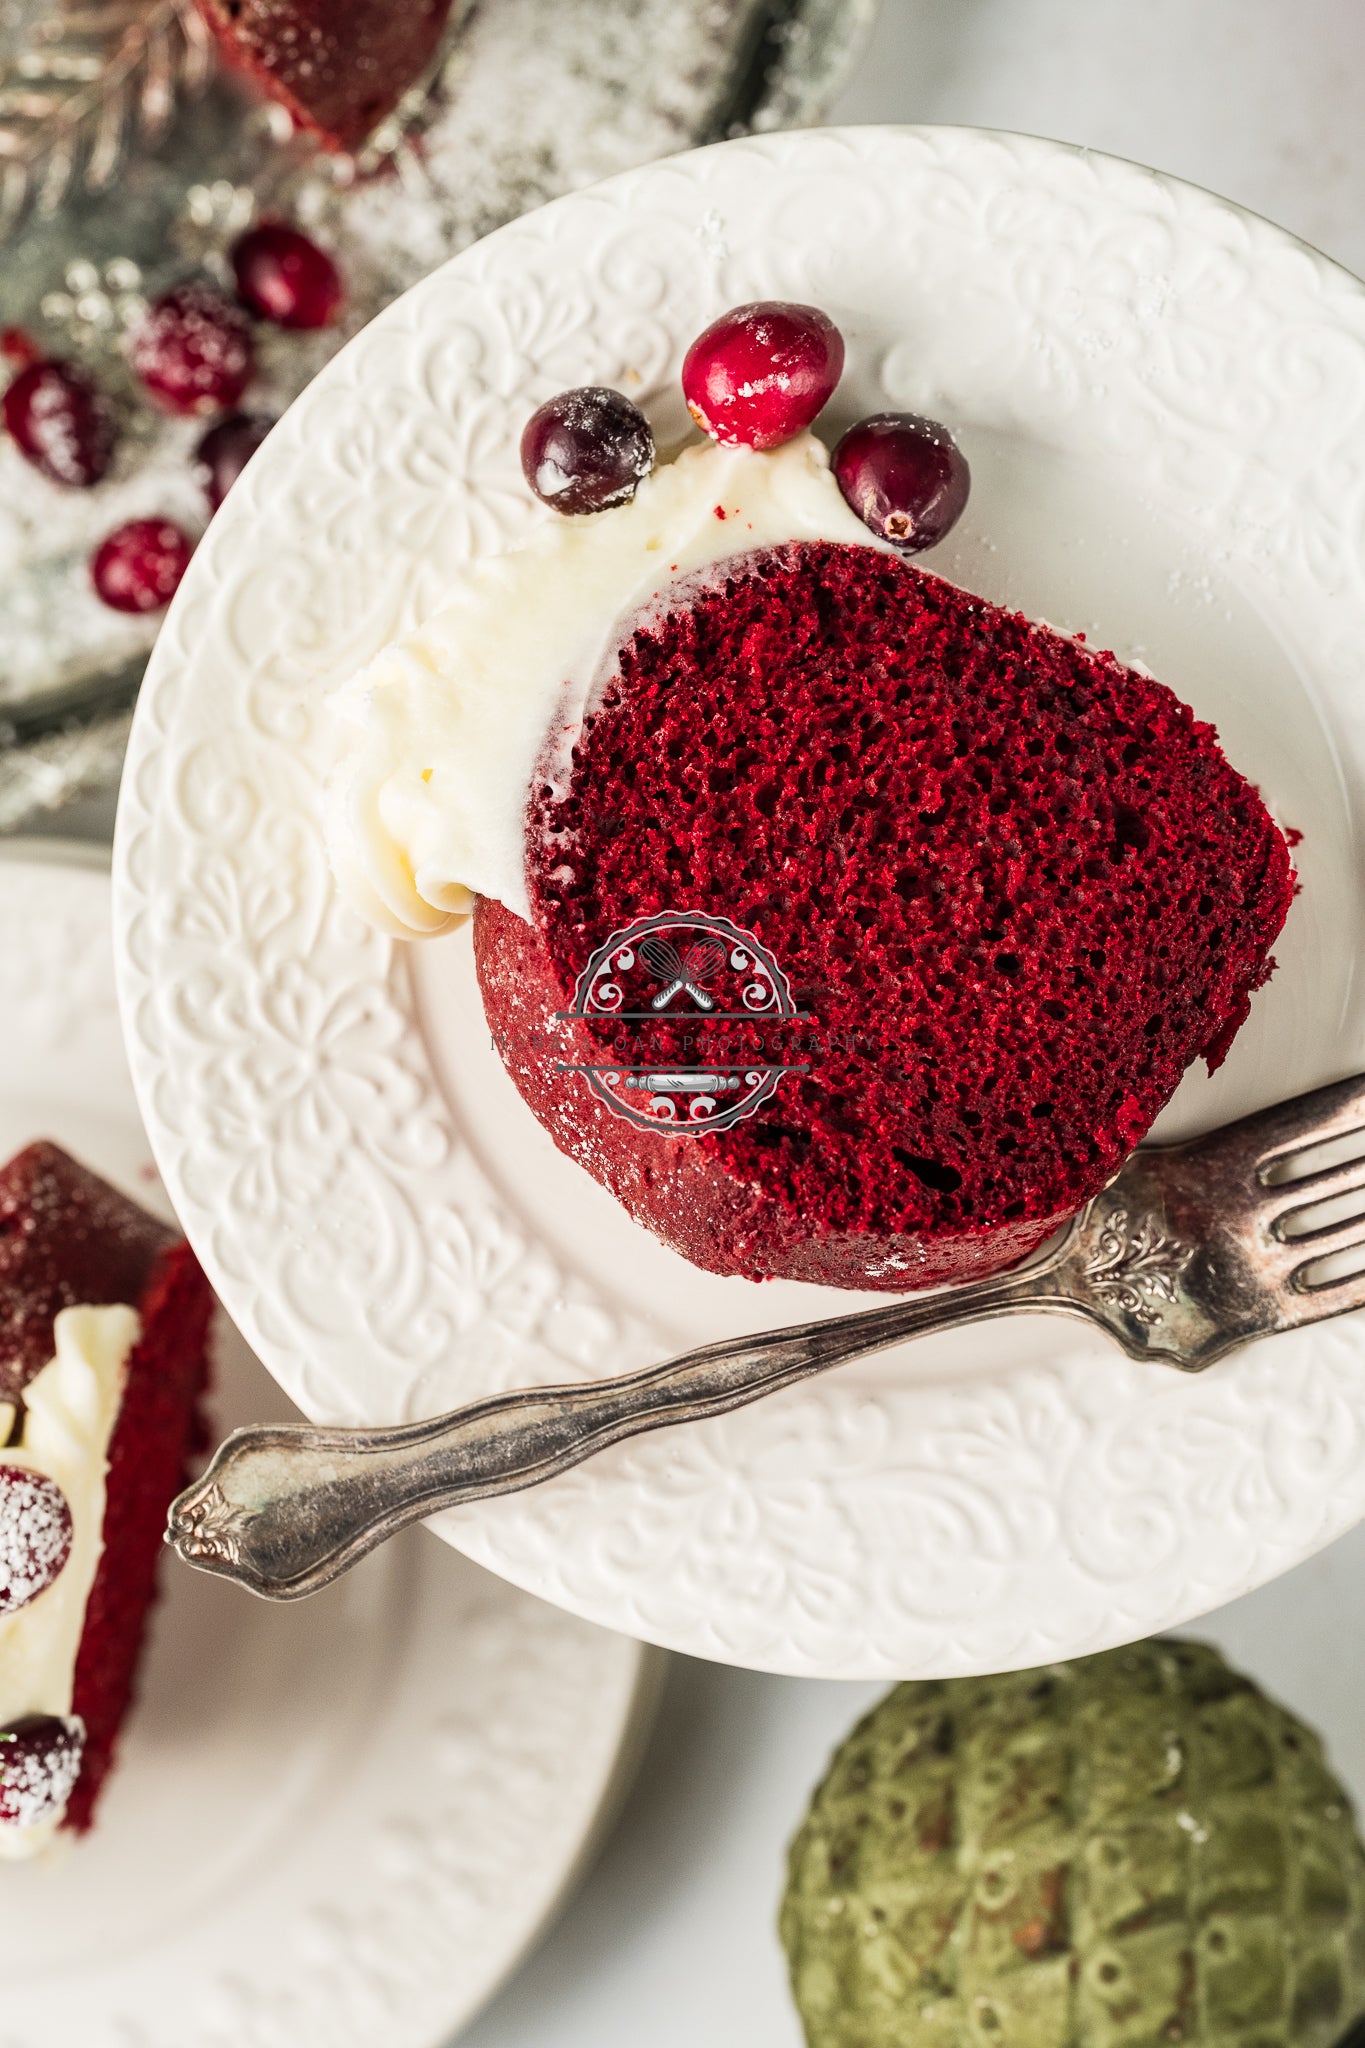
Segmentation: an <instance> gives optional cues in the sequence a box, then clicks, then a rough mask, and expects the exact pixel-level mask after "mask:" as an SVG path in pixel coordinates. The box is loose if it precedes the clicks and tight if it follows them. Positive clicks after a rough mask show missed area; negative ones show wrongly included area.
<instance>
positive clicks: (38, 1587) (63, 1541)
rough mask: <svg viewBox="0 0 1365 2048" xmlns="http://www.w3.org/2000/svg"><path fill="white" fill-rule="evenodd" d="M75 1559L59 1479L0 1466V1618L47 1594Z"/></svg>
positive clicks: (44, 1474) (24, 1468) (17, 1466)
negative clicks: (72, 1557) (70, 1560)
mask: <svg viewBox="0 0 1365 2048" xmlns="http://www.w3.org/2000/svg"><path fill="white" fill-rule="evenodd" d="M70 1555H71V1509H70V1508H69V1507H68V1505H67V1499H66V1495H65V1494H64V1493H63V1492H62V1489H61V1487H60V1486H58V1484H57V1482H56V1480H55V1479H49V1478H48V1477H47V1475H46V1473H44V1472H31V1471H29V1469H28V1467H27V1466H25V1465H0V1615H4V1614H12V1613H13V1612H14V1610H15V1609H16V1608H17V1607H27V1605H28V1603H29V1601H30V1600H36V1599H37V1597H38V1595H39V1594H40V1593H45V1592H46V1591H47V1589H48V1587H49V1586H50V1585H51V1584H52V1582H53V1580H54V1579H56V1578H57V1577H59V1575H60V1573H61V1570H62V1567H63V1566H64V1565H65V1563H66V1560H67V1559H68V1557H70Z"/></svg>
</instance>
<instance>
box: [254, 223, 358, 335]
mask: <svg viewBox="0 0 1365 2048" xmlns="http://www.w3.org/2000/svg"><path fill="white" fill-rule="evenodd" d="M232 269H233V273H234V275H235V277H236V279H237V296H238V297H239V298H240V299H241V301H242V304H243V305H244V306H249V307H250V308H251V310H252V312H253V313H256V314H258V315H259V316H260V318H261V319H262V320H273V321H274V322H275V324H276V325H277V326H278V327H326V326H327V325H328V323H329V322H330V321H332V320H334V319H335V318H336V316H337V314H338V312H339V311H340V310H341V302H342V299H343V298H344V297H345V293H344V291H343V290H342V284H341V277H340V275H339V273H338V271H337V267H336V265H335V263H333V261H332V259H331V257H330V256H329V255H328V254H327V252H326V250H325V249H319V247H318V245H317V243H316V242H310V241H309V239H308V237H307V235H301V234H300V233H299V231H298V229H297V228H289V227H285V226H284V225H283V223H280V222H272V221H268V222H266V224H265V225H264V226H263V227H259V228H252V229H251V231H250V232H249V233H248V234H245V235H243V236H242V238H241V240H240V241H239V242H237V243H236V244H235V245H234V247H233V251H232Z"/></svg>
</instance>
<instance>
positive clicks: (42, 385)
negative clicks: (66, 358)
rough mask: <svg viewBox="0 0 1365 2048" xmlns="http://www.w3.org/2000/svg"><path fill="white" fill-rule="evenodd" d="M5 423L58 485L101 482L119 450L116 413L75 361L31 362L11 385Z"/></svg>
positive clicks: (30, 457)
mask: <svg viewBox="0 0 1365 2048" xmlns="http://www.w3.org/2000/svg"><path fill="white" fill-rule="evenodd" d="M4 412H5V425H6V426H7V427H8V428H9V430H10V433H11V434H12V435H13V436H14V441H15V445H16V447H17V448H18V449H19V452H20V454H21V455H24V456H26V457H27V459H28V460H29V461H30V462H31V463H32V464H33V467H34V468H35V469H40V470H41V471H42V473H43V475H44V476H46V477H51V479H52V481H53V483H54V484H78V485H81V486H85V485H87V484H97V483H98V482H99V480H100V478H101V477H102V476H103V475H104V472H105V471H106V469H108V467H109V459H110V457H111V456H112V454H113V452H114V415H113V413H112V412H111V411H110V409H109V402H108V400H107V399H106V398H105V395H104V393H103V392H102V391H101V390H100V388H99V385H98V384H97V383H96V382H95V380H94V378H93V377H91V376H88V375H87V374H86V372H85V371H84V370H82V369H79V368H78V367H77V366H76V364H75V363H51V362H38V363H30V364H29V366H28V368H27V369H25V370H21V371H20V372H19V374H18V376H17V377H15V378H13V379H12V380H11V382H10V383H9V385H8V386H7V387H6V390H5V398H4Z"/></svg>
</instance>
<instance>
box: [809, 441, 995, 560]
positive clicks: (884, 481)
mask: <svg viewBox="0 0 1365 2048" xmlns="http://www.w3.org/2000/svg"><path fill="white" fill-rule="evenodd" d="M834 475H835V480H836V482H837V483H838V485H839V489H840V490H841V491H842V492H843V494H844V496H845V497H846V498H847V500H848V502H849V504H850V505H851V506H852V507H853V510H854V511H855V512H856V513H857V515H858V517H859V518H860V519H861V520H862V522H863V525H864V526H867V527H870V528H871V530H872V532H873V533H875V534H876V535H877V537H878V539H879V540H889V541H890V542H891V544H892V546H893V547H897V548H899V549H900V550H901V551H902V553H904V554H907V555H916V554H918V553H919V551H920V549H921V548H931V547H933V546H934V545H935V543H936V542H938V541H941V540H942V539H943V536H944V535H945V534H946V533H949V532H951V530H952V528H953V527H954V526H956V524H957V522H958V520H959V519H960V518H961V517H962V512H963V508H964V506H965V505H966V503H967V497H968V493H969V492H970V490H971V487H972V473H971V471H970V470H969V469H968V467H967V458H966V456H965V455H964V454H963V453H962V450H961V449H960V448H959V447H958V445H957V443H956V441H955V440H954V439H953V437H952V435H951V434H950V433H949V432H948V429H947V428H946V427H941V426H939V424H938V422H937V421H936V420H923V419H921V418H920V417H919V414H918V413H913V412H879V413H874V414H873V416H872V418H871V419H867V420H859V422H858V424H857V426H856V427H850V428H849V430H848V432H847V433H846V434H845V435H844V438H843V440H842V441H841V442H840V443H839V445H838V447H837V448H836V449H835V451H834Z"/></svg>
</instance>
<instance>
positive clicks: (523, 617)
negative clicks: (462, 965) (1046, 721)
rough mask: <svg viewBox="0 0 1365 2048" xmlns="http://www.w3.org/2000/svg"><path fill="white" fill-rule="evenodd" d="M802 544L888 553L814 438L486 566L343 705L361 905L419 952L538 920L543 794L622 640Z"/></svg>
mask: <svg viewBox="0 0 1365 2048" xmlns="http://www.w3.org/2000/svg"><path fill="white" fill-rule="evenodd" d="M797 540H804V541H811V540H828V541H843V542H848V543H851V544H852V545H854V546H863V547H874V546H876V545H878V543H877V542H875V541H874V540H873V537H872V535H871V534H870V533H869V531H868V529H867V528H866V527H865V526H864V525H863V524H862V522H861V520H859V519H858V518H857V517H856V515H855V514H854V513H853V512H852V511H851V510H850V508H849V506H848V505H847V504H846V503H845V501H844V498H843V496H842V494H841V492H840V490H839V487H838V485H837V484H836V483H835V481H834V478H833V476H832V475H831V473H830V466H829V456H828V454H827V452H826V450H825V449H824V447H823V446H822V445H821V443H820V442H819V441H817V440H816V439H815V438H814V436H813V435H811V434H801V435H798V436H797V438H796V439H795V440H793V441H788V442H786V443H785V444H784V445H783V446H782V447H780V448H775V449H772V450H771V451H769V452H766V453H759V452H758V451H757V450H755V449H752V448H721V447H716V446H714V445H712V444H711V443H709V442H707V443H705V444H704V445H702V446H700V447H692V448H688V449H685V450H684V452H683V453H682V454H681V455H680V456H679V457H678V458H677V460H676V461H675V462H671V463H668V464H666V465H664V466H663V467H661V468H659V469H657V470H655V472H654V473H653V475H652V476H649V477H647V478H646V479H645V481H644V482H643V483H642V484H641V486H640V488H639V490H638V491H637V493H636V495H635V497H634V498H633V499H632V500H631V502H630V503H629V504H628V505H621V506H618V507H617V508H616V509H615V510H614V511H610V512H598V513H595V514H592V515H590V516H585V517H583V518H578V519H565V518H562V517H551V518H550V519H548V520H547V522H546V524H544V525H542V526H540V527H538V528H537V530H536V531H535V533H534V534H533V535H532V536H531V538H530V539H529V540H528V541H527V542H526V543H525V544H524V545H523V546H522V547H519V548H516V549H513V550H511V551H509V552H508V553H506V554H503V555H496V556H492V557H489V558H487V559H484V560H481V561H477V562H474V563H472V564H471V565H470V567H469V569H468V570H467V572H466V573H465V575H464V576H463V577H462V579H461V581H460V583H459V584H458V585H457V587H456V589H455V590H454V591H453V592H452V593H451V595H450V598H449V599H448V601H447V602H446V603H445V604H444V605H443V606H442V607H441V609H440V610H439V611H438V612H437V613H436V614H435V615H434V616H433V617H432V618H430V619H428V620H427V622H426V623H425V625H422V626H419V627H418V628H417V629H416V630H415V631H413V632H411V633H406V634H404V635H403V636H402V637H401V638H400V639H398V640H395V641H394V642H393V643H392V644H391V645H390V646H388V647H386V648H385V649H384V651H383V652H382V653H381V654H379V655H378V656H377V657H376V658H375V660H374V661H372V662H371V663H370V665H369V667H368V668H366V669H364V670H362V672H361V673H360V674H359V675H358V676H356V677H354V678H353V680H352V681H350V682H349V683H346V684H344V685H343V686H342V688H341V689H340V690H339V691H337V693H336V695H335V697H334V698H333V700H332V701H333V709H334V711H335V713H336V715H337V719H338V727H339V730H338V758H337V766H336V770H335V772H334V775H333V778H332V782H331V786H330V789H329V792H328V803H327V834H328V846H329V851H330V855H331V862H332V870H333V873H334V874H335V876H336V878H337V881H338V883H339V884H340V886H341V889H342V891H343V893H344V895H345V896H346V898H347V899H348V901H349V902H350V903H352V904H353V905H354V907H355V908H356V909H357V910H359V911H360V912H361V913H362V915H363V916H365V917H366V918H367V919H368V920H369V921H370V922H371V923H372V924H374V925H377V926H378V927H379V929H380V930H382V931H388V932H393V933H396V934H398V935H399V936H401V937H414V936H428V935H431V934H434V933H437V932H442V931H445V930H447V929H449V927H450V926H452V925H454V924H458V923H460V922H461V921H462V920H463V919H464V918H465V917H467V916H468V915H469V913H470V911H471V910H472V909H473V907H474V898H475V896H476V895H484V896H495V897H498V898H500V899H501V901H502V902H504V903H505V904H507V905H508V907H509V908H510V909H512V910H515V911H517V912H518V913H519V914H520V915H521V916H523V917H526V916H528V915H529V910H530V906H529V903H528V901H527V895H526V873H525V837H524V835H525V818H526V806H527V800H528V798H529V795H530V789H531V780H532V776H533V773H534V771H535V768H536V765H537V762H538V761H539V760H540V758H541V756H542V754H543V753H544V751H545V748H546V745H547V743H548V742H549V741H550V740H551V739H552V737H553V739H554V741H555V752H556V753H558V752H560V751H561V748H562V747H564V746H570V745H572V742H573V739H574V737H575V736H576V734H577V731H578V729H579V727H580V725H581V723H582V719H583V713H584V708H585V705H586V703H587V700H588V693H589V690H590V688H591V686H592V683H593V680H594V678H595V677H596V676H597V675H598V674H599V672H600V671H601V669H602V667H603V664H604V662H606V661H608V660H609V659H610V657H611V655H612V652H613V650H614V648H615V647H616V646H617V645H618V644H619V642H620V639H621V628H622V624H623V622H624V621H626V620H628V619H629V618H630V617H631V616H632V614H634V613H636V612H638V611H640V610H642V609H643V608H644V607H646V606H648V605H650V604H651V603H652V602H653V601H654V600H656V599H657V598H659V597H660V596H662V595H664V594H666V592H667V590H668V588H669V586H670V585H671V584H673V583H674V582H676V581H678V580H680V579H681V578H683V577H686V576H694V575H696V574H697V572H698V571H701V570H705V569H709V568H711V567H713V566H714V565H715V564H716V563H718V562H723V561H725V560H726V559H727V558H728V557H730V556H732V555H737V554H745V553H748V552H749V550H751V549H754V548H769V547H778V546H780V545H781V544H782V543H783V542H785V541H797Z"/></svg>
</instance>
